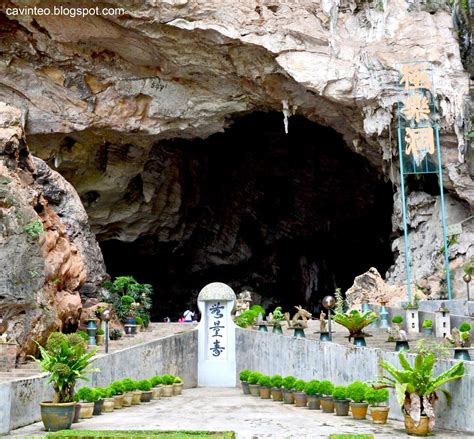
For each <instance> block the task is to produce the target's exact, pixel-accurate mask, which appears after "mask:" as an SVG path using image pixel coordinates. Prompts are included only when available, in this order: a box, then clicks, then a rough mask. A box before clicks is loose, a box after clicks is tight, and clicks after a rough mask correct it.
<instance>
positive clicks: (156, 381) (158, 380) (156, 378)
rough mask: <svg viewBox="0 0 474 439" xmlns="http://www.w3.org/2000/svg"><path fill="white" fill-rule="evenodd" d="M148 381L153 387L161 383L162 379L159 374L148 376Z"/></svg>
mask: <svg viewBox="0 0 474 439" xmlns="http://www.w3.org/2000/svg"><path fill="white" fill-rule="evenodd" d="M150 381H151V385H152V386H153V387H156V386H159V385H160V384H163V379H162V378H161V377H160V376H159V375H155V376H154V377H152V378H150Z"/></svg>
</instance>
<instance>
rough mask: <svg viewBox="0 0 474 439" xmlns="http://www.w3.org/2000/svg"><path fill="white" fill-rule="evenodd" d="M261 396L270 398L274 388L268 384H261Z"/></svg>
mask: <svg viewBox="0 0 474 439" xmlns="http://www.w3.org/2000/svg"><path fill="white" fill-rule="evenodd" d="M259 391H260V398H262V399H270V396H271V394H272V390H271V388H270V387H268V386H260V389H259Z"/></svg>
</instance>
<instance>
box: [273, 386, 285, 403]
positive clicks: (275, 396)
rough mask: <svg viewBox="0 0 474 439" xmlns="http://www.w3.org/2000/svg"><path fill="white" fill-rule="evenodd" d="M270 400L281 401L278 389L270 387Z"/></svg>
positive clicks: (280, 393)
mask: <svg viewBox="0 0 474 439" xmlns="http://www.w3.org/2000/svg"><path fill="white" fill-rule="evenodd" d="M272 399H273V401H283V393H282V391H281V389H280V388H278V387H272Z"/></svg>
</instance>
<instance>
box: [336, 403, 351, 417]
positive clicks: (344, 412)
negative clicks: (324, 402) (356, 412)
mask: <svg viewBox="0 0 474 439" xmlns="http://www.w3.org/2000/svg"><path fill="white" fill-rule="evenodd" d="M349 402H350V401H349V400H348V399H335V400H334V407H335V409H336V416H349Z"/></svg>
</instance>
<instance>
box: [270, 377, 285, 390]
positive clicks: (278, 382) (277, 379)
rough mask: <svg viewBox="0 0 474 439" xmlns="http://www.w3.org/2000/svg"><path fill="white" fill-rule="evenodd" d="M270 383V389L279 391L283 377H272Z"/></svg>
mask: <svg viewBox="0 0 474 439" xmlns="http://www.w3.org/2000/svg"><path fill="white" fill-rule="evenodd" d="M270 381H271V383H272V387H276V388H277V389H279V388H280V387H281V386H282V384H283V377H282V376H281V375H273V376H272V377H271V378H270Z"/></svg>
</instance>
